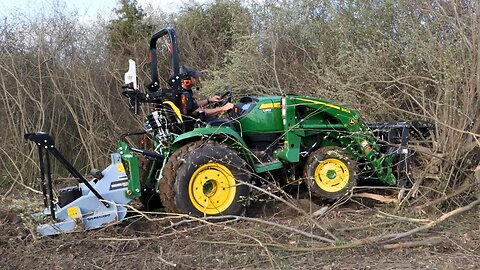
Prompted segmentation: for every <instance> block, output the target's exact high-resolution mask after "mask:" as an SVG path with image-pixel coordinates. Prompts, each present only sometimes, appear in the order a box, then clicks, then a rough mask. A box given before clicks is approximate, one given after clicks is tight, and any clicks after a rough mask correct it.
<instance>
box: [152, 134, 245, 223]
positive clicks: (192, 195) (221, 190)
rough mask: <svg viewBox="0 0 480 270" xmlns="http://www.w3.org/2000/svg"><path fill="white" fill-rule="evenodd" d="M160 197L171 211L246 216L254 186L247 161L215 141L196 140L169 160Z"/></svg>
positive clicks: (199, 214)
mask: <svg viewBox="0 0 480 270" xmlns="http://www.w3.org/2000/svg"><path fill="white" fill-rule="evenodd" d="M163 176H164V177H163V179H162V180H161V181H162V182H160V198H161V200H162V203H163V205H164V206H165V208H166V210H167V211H168V212H175V213H185V214H192V215H194V216H222V215H243V214H244V213H245V209H246V203H247V197H248V195H249V192H250V189H249V187H248V186H247V185H245V184H243V183H249V182H250V173H249V171H248V168H247V164H246V162H245V161H244V160H243V159H241V158H240V157H239V156H238V154H237V153H236V152H234V151H233V150H231V149H229V148H228V147H226V146H225V145H221V144H218V143H215V142H205V141H200V142H193V143H189V144H187V145H185V146H183V147H181V148H180V149H178V150H177V151H176V152H175V153H174V154H173V155H172V156H171V157H170V158H169V160H168V161H167V164H166V166H165V169H164V172H163Z"/></svg>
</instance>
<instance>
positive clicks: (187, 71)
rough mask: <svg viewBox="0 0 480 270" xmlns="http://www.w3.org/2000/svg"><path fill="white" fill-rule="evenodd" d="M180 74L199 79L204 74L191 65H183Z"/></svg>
mask: <svg viewBox="0 0 480 270" xmlns="http://www.w3.org/2000/svg"><path fill="white" fill-rule="evenodd" d="M180 74H182V75H183V76H187V77H194V78H197V79H198V78H200V76H202V73H201V72H200V71H198V70H196V69H194V68H192V67H189V66H181V67H180Z"/></svg>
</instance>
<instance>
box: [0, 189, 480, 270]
mask: <svg viewBox="0 0 480 270" xmlns="http://www.w3.org/2000/svg"><path fill="white" fill-rule="evenodd" d="M11 197H13V198H10V197H7V198H4V199H3V204H2V207H0V230H1V232H2V233H1V234H0V269H33V268H35V269H478V268H479V267H480V211H479V209H478V208H477V209H475V210H474V211H470V212H468V213H467V214H466V215H464V216H457V217H454V218H452V219H449V220H447V221H445V222H442V223H441V224H440V225H439V226H436V227H434V228H433V229H431V230H429V231H426V232H422V233H418V234H415V235H414V236H413V237H409V238H406V239H402V241H400V242H409V241H414V240H422V239H429V238H432V237H435V238H440V242H437V243H435V244H433V245H431V246H420V247H414V248H403V249H402V248H397V249H392V250H387V249H385V248H384V246H383V244H381V243H370V244H365V245H361V246H357V247H349V245H348V243H351V242H352V241H355V240H358V239H364V238H366V237H369V236H375V235H381V234H386V233H395V232H402V231H406V230H409V229H412V228H415V227H416V226H418V224H415V223H414V222H408V221H401V220H399V219H397V218H394V217H388V216H385V215H383V214H382V212H389V213H393V214H395V215H398V216H407V217H414V218H434V217H429V216H428V215H426V214H422V215H420V214H417V213H413V212H408V211H405V210H403V211H402V212H401V213H400V212H398V211H397V210H395V208H394V207H392V206H387V205H375V204H373V203H372V202H369V205H370V206H366V204H365V201H364V202H359V201H349V202H347V203H345V204H343V205H341V206H338V207H336V208H334V209H331V210H329V211H328V212H327V213H326V214H325V215H324V216H322V217H320V218H315V220H316V221H317V222H318V223H319V224H321V225H322V226H323V227H325V228H326V229H327V230H328V231H329V232H331V233H332V234H334V235H335V236H336V237H338V238H339V239H341V241H340V242H338V243H337V244H336V245H333V244H330V243H326V242H322V241H319V240H316V239H312V238H309V237H307V236H304V235H302V234H299V233H297V232H296V231H295V230H297V231H302V232H307V233H312V234H315V235H320V236H326V234H325V233H323V232H322V231H321V230H319V229H318V228H313V226H312V222H311V219H310V218H309V217H307V216H305V215H304V214H300V213H299V211H297V210H295V209H293V208H288V207H286V206H285V205H284V204H282V203H278V202H269V203H266V204H265V203H263V204H262V203H258V202H257V203H254V204H253V205H252V206H251V208H250V210H249V212H248V215H249V216H250V217H254V218H259V219H261V220H265V221H269V222H274V223H276V224H282V225H284V228H282V227H279V226H271V225H268V224H265V223H260V222H256V221H245V220H240V221H234V222H226V223H215V224H212V223H204V222H190V221H188V219H183V220H184V221H183V222H182V221H181V220H180V219H178V218H173V217H168V216H166V215H164V214H148V215H144V216H142V215H135V214H132V215H130V217H129V218H128V219H127V220H125V221H123V222H122V223H121V224H117V225H112V226H109V227H107V228H103V229H99V230H94V231H88V232H79V233H72V234H67V235H60V236H54V237H42V236H40V235H38V234H36V233H35V230H34V226H35V224H32V223H30V219H29V218H28V213H29V210H27V209H23V210H19V209H18V208H19V206H18V205H19V201H22V200H25V199H27V198H25V197H22V196H20V195H16V196H11ZM294 202H295V203H296V205H297V206H298V208H299V209H302V210H304V211H306V212H308V213H313V212H315V211H316V210H318V209H320V208H321V207H322V206H324V205H319V204H315V203H311V202H310V201H309V200H306V199H300V200H296V201H294ZM20 208H21V207H20ZM380 211H382V212H380ZM172 224H173V225H172ZM326 249H327V250H326ZM328 249H330V250H328Z"/></svg>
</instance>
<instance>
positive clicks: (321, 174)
mask: <svg viewBox="0 0 480 270" xmlns="http://www.w3.org/2000/svg"><path fill="white" fill-rule="evenodd" d="M349 179H350V172H349V171H348V167H347V165H345V163H344V162H343V161H341V160H339V159H336V158H328V159H325V160H322V161H321V162H320V163H319V164H318V165H317V168H316V169H315V182H316V183H317V185H318V187H320V189H322V190H324V191H327V192H332V193H333V192H338V191H340V190H342V189H344V188H345V187H346V186H347V185H348V180H349Z"/></svg>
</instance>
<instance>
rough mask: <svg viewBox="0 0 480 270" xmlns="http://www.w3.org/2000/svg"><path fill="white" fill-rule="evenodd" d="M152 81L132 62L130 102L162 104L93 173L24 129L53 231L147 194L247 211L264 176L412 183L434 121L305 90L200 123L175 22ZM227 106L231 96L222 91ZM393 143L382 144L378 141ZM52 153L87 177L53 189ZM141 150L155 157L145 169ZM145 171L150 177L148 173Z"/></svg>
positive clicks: (341, 185)
mask: <svg viewBox="0 0 480 270" xmlns="http://www.w3.org/2000/svg"><path fill="white" fill-rule="evenodd" d="M163 37H167V39H168V41H169V49H170V50H169V51H170V55H171V60H172V61H171V64H172V66H171V72H172V73H173V74H172V76H171V77H170V78H169V80H168V82H169V86H168V87H166V88H161V86H160V80H159V75H158V67H157V43H158V40H159V39H160V38H163ZM150 57H151V79H152V82H151V83H149V84H147V85H146V88H147V92H143V91H140V90H139V89H138V85H137V78H136V71H135V62H134V61H132V60H130V67H129V71H128V72H127V73H126V74H125V85H124V87H123V91H122V94H123V95H124V96H125V97H127V99H128V104H129V108H130V109H131V110H132V112H134V113H136V114H137V113H138V112H139V107H140V105H141V104H142V103H148V104H150V105H151V106H152V107H153V111H152V112H151V113H150V114H149V115H148V116H147V117H146V123H145V127H144V131H143V132H137V133H126V134H124V135H123V137H122V139H121V140H119V141H118V142H117V144H118V153H114V154H112V164H111V165H110V166H109V167H107V168H106V169H105V170H104V171H102V172H98V171H97V172H95V173H94V176H95V178H94V179H93V180H90V181H87V180H86V179H85V178H84V177H83V176H82V175H81V174H80V173H79V172H78V171H76V170H75V168H73V166H71V164H70V163H68V162H67V160H66V159H65V158H64V157H63V156H62V155H61V154H60V152H59V151H58V150H57V149H56V148H55V146H54V142H53V139H52V138H51V137H50V136H49V135H48V134H46V133H41V132H37V133H29V134H26V135H25V137H26V138H27V139H30V140H32V141H34V142H35V143H36V144H37V145H38V149H39V157H40V168H41V175H42V176H41V181H42V187H44V188H43V191H44V197H45V200H44V201H45V207H46V208H45V210H44V211H43V212H41V213H39V215H49V216H51V217H52V219H53V220H54V223H50V224H44V225H41V226H39V227H38V231H39V232H40V233H42V234H44V235H51V234H58V233H62V232H70V231H74V230H76V228H77V229H78V228H80V229H83V230H88V229H94V228H98V227H102V226H105V225H106V224H109V223H112V222H115V221H119V220H121V219H123V218H124V217H125V214H126V210H127V208H126V207H125V205H126V204H128V203H129V202H130V201H131V200H133V199H140V201H141V202H142V203H143V204H144V205H145V206H146V208H147V209H153V208H157V207H161V206H163V208H164V209H165V211H166V212H174V213H185V214H191V215H194V216H198V217H202V216H224V215H243V214H244V213H245V210H246V207H247V206H248V201H249V196H250V193H251V187H252V186H254V185H260V186H261V185H262V184H264V182H265V181H266V180H265V179H268V180H269V181H270V180H275V181H278V182H280V183H281V184H282V185H284V184H292V183H295V184H301V185H305V186H306V187H308V188H309V190H310V191H311V192H312V194H313V195H314V196H317V197H319V198H324V199H327V200H335V199H338V198H341V197H342V196H345V195H346V194H348V193H349V192H351V191H352V189H353V187H355V186H356V185H357V183H358V181H359V180H360V179H365V178H370V179H374V180H375V181H376V182H378V183H381V184H384V185H390V186H391V185H399V186H402V187H408V186H409V184H411V181H410V179H409V176H410V172H409V170H410V164H411V156H412V153H411V151H410V150H409V149H408V148H407V144H408V138H409V134H410V133H411V131H412V130H416V131H417V132H426V130H428V129H429V128H430V126H429V125H428V124H425V123H418V122H415V123H409V122H393V123H382V124H376V125H366V124H365V123H364V122H363V121H362V120H361V119H360V118H359V114H358V112H356V111H354V110H352V109H349V108H346V107H343V106H340V105H336V104H333V103H331V102H327V101H325V100H321V99H316V98H310V97H305V96H296V95H284V96H270V97H253V96H247V97H242V98H241V99H240V100H239V102H238V103H236V105H235V107H234V109H232V110H230V111H229V112H228V117H225V118H217V119H213V120H212V119H208V120H206V119H204V118H203V117H202V115H201V114H200V115H199V119H195V124H194V128H193V129H192V128H188V127H187V126H188V125H187V124H186V122H187V121H188V120H189V119H187V116H186V115H185V113H186V112H185V111H184V110H183V109H182V108H184V107H185V106H183V104H182V102H185V101H184V100H185V98H183V97H182V95H183V94H182V88H181V79H182V74H180V64H179V62H180V61H179V56H178V48H177V41H176V38H175V32H174V30H173V29H172V28H166V29H163V30H161V31H159V32H157V33H155V34H154V35H153V36H152V38H151V40H150ZM222 98H223V101H222V104H217V105H220V106H221V105H223V104H225V103H226V102H230V101H231V100H232V95H231V93H229V92H227V93H225V94H224V95H223V97H222ZM141 134H151V136H152V137H153V149H150V150H143V149H138V148H135V147H131V146H130V145H129V144H128V143H127V142H126V140H125V137H127V136H134V135H141ZM379 141H382V142H386V144H383V145H380V144H379V143H378V142H379ZM49 154H53V155H54V156H55V157H56V158H57V159H58V160H59V161H60V162H61V163H62V164H64V165H65V167H66V168H67V169H68V170H69V171H70V173H71V174H72V175H74V177H75V178H77V179H78V181H79V182H80V184H79V185H78V186H73V187H67V188H64V189H61V190H60V191H59V194H58V195H54V194H53V193H54V192H52V187H53V184H52V179H51V175H50V168H49ZM139 156H143V157H145V158H147V159H148V160H150V162H149V163H148V164H149V167H148V171H147V173H146V174H142V173H141V169H140V165H139V164H140V161H139ZM141 175H145V176H143V177H141Z"/></svg>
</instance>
